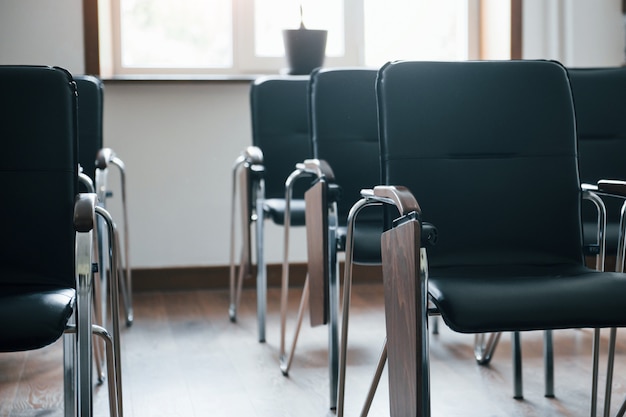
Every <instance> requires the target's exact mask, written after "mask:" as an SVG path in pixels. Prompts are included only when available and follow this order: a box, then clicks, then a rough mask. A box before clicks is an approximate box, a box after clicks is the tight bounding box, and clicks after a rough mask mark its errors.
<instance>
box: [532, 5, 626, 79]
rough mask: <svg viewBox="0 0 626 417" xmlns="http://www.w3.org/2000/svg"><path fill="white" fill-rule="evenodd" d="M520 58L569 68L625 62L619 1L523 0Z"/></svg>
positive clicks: (613, 64) (617, 64)
mask: <svg viewBox="0 0 626 417" xmlns="http://www.w3.org/2000/svg"><path fill="white" fill-rule="evenodd" d="M523 32H524V40H523V46H522V47H523V57H524V58H525V59H535V58H537V59H542V58H543V59H555V60H557V61H560V62H561V63H563V64H564V65H566V66H568V67H594V66H619V65H621V64H622V63H623V62H624V23H623V19H622V14H621V0H524V12H523Z"/></svg>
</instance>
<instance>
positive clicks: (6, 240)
mask: <svg viewBox="0 0 626 417" xmlns="http://www.w3.org/2000/svg"><path fill="white" fill-rule="evenodd" d="M0 91H2V95H1V96H0V97H1V100H2V116H0V117H1V118H2V120H1V122H0V138H1V140H2V149H3V151H2V153H1V155H0V187H1V188H2V195H3V197H2V204H1V205H0V225H1V226H0V228H1V229H2V237H3V238H2V241H1V242H0V317H3V319H2V320H0V334H1V335H2V336H1V337H0V350H2V351H15V350H28V349H35V348H39V347H42V346H45V345H47V344H50V343H51V342H53V341H55V340H57V339H58V338H59V337H60V336H61V335H62V334H63V331H64V330H65V324H66V323H67V320H68V319H69V316H70V314H71V313H72V308H73V307H72V306H73V303H74V288H75V277H74V268H75V265H74V255H73V254H74V229H73V223H72V221H73V218H72V213H73V207H74V199H75V197H76V190H77V162H76V161H77V159H76V152H77V150H76V113H75V112H76V94H75V90H74V87H73V83H72V79H71V76H70V75H69V74H67V73H66V72H64V71H62V70H59V69H53V68H41V67H7V66H3V67H0ZM50 237H54V240H50ZM35 313H38V314H37V315H35Z"/></svg>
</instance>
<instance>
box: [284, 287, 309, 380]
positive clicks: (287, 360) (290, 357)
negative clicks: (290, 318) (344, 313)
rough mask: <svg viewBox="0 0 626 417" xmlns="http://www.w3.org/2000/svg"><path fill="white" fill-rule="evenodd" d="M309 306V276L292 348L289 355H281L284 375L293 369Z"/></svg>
mask: <svg viewBox="0 0 626 417" xmlns="http://www.w3.org/2000/svg"><path fill="white" fill-rule="evenodd" d="M308 305H309V276H308V275H307V277H306V279H305V280H304V288H303V289H302V296H301V297H300V307H299V308H298V316H297V318H296V329H295V331H294V336H293V341H292V342H291V348H290V349H289V354H288V355H287V354H286V353H285V352H284V351H283V352H281V355H280V358H279V360H280V370H281V371H282V373H283V375H285V376H287V375H289V369H290V368H291V362H292V361H293V355H294V353H295V351H296V344H297V343H298V336H299V335H300V328H301V327H302V318H303V317H304V311H305V310H306V308H307V307H308Z"/></svg>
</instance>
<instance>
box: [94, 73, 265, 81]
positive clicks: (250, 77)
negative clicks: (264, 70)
mask: <svg viewBox="0 0 626 417" xmlns="http://www.w3.org/2000/svg"><path fill="white" fill-rule="evenodd" d="M266 75H268V74H127V75H114V76H111V77H104V76H102V77H101V79H102V80H103V81H104V82H105V83H110V82H111V83H117V82H121V83H123V82H251V81H254V80H255V79H257V78H259V77H263V76H266Z"/></svg>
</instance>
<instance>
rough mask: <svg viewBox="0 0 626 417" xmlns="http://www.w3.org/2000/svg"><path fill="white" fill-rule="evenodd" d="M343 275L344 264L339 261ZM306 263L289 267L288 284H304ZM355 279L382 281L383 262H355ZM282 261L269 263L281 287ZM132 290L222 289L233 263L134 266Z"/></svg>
mask: <svg viewBox="0 0 626 417" xmlns="http://www.w3.org/2000/svg"><path fill="white" fill-rule="evenodd" d="M339 270H340V275H341V277H343V264H342V265H340V268H339ZM306 271H307V265H306V263H295V264H291V265H290V267H289V285H290V286H302V285H303V284H304V280H305V278H306ZM353 276H354V282H355V283H370V282H382V274H381V269H380V266H362V265H355V266H354V270H353ZM281 277H282V265H281V264H270V265H267V285H268V287H280V284H281ZM132 278H133V292H142V291H181V290H199V289H208V290H223V289H228V288H229V286H230V267H228V266H206V267H168V268H134V269H133V270H132ZM255 285H256V279H255V272H254V271H253V277H251V278H248V279H245V280H244V288H254V287H255Z"/></svg>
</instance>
